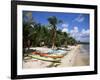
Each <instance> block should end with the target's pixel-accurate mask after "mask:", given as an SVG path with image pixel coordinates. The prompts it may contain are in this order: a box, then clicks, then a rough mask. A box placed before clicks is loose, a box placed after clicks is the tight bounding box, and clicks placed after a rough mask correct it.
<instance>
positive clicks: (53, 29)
mask: <svg viewBox="0 0 100 80" xmlns="http://www.w3.org/2000/svg"><path fill="white" fill-rule="evenodd" d="M48 21H49V24H50V26H51V32H52V49H54V48H55V41H56V29H57V26H56V25H57V24H58V23H61V22H62V21H61V20H58V19H57V18H56V17H55V16H51V17H49V18H48Z"/></svg>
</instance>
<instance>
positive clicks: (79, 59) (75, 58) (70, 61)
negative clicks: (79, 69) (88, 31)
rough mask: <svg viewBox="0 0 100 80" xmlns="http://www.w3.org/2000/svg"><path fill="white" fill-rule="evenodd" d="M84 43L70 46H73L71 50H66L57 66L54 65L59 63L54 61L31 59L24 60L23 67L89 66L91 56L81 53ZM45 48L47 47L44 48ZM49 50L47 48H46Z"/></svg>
mask: <svg viewBox="0 0 100 80" xmlns="http://www.w3.org/2000/svg"><path fill="white" fill-rule="evenodd" d="M81 47H82V45H77V46H69V48H71V50H70V51H68V52H67V51H66V55H65V56H64V57H63V58H61V63H60V64H58V65H57V66H54V65H55V64H57V63H52V62H48V61H42V60H38V59H30V60H29V61H27V62H25V61H24V60H23V69H30V68H33V69H35V68H49V67H47V66H50V65H51V67H50V68H52V67H74V66H87V65H89V56H87V55H83V54H81V53H80V48H81ZM43 49H44V50H45V48H43ZM46 51H47V48H46Z"/></svg>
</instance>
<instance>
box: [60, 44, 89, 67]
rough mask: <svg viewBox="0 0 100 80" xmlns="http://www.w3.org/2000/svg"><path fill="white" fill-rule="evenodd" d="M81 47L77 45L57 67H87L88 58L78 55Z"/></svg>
mask: <svg viewBox="0 0 100 80" xmlns="http://www.w3.org/2000/svg"><path fill="white" fill-rule="evenodd" d="M81 47H82V45H77V46H76V47H74V48H73V50H72V51H70V52H68V55H66V56H65V57H64V58H63V59H62V60H61V64H60V65H59V66H58V67H69V66H72V67H73V66H87V65H89V57H87V55H84V54H82V53H80V48H81Z"/></svg>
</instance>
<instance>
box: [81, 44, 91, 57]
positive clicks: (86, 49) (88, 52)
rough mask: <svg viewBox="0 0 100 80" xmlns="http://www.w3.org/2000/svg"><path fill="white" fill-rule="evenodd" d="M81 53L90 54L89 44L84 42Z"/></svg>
mask: <svg viewBox="0 0 100 80" xmlns="http://www.w3.org/2000/svg"><path fill="white" fill-rule="evenodd" d="M80 53H82V54H87V55H89V54H90V46H89V44H82V46H81V47H80Z"/></svg>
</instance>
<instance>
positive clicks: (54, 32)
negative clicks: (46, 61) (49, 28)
mask: <svg viewBox="0 0 100 80" xmlns="http://www.w3.org/2000/svg"><path fill="white" fill-rule="evenodd" d="M52 35H53V39H52V49H54V48H55V41H56V30H55V29H53V34H52Z"/></svg>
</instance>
